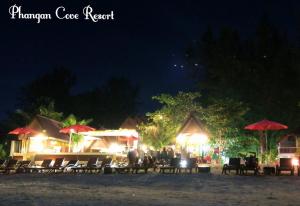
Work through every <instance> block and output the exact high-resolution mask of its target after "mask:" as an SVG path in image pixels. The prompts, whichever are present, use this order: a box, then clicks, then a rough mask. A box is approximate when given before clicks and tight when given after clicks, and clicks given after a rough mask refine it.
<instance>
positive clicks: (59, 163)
mask: <svg viewBox="0 0 300 206" xmlns="http://www.w3.org/2000/svg"><path fill="white" fill-rule="evenodd" d="M63 162H64V158H56V159H55V161H54V164H53V167H61V166H62V164H63Z"/></svg>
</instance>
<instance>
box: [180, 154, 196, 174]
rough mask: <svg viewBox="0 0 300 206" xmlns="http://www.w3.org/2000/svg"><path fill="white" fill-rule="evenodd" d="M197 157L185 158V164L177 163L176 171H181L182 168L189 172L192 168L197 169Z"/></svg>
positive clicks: (191, 171)
mask: <svg viewBox="0 0 300 206" xmlns="http://www.w3.org/2000/svg"><path fill="white" fill-rule="evenodd" d="M197 166H198V165H197V159H196V158H189V159H187V160H186V166H183V165H181V164H180V163H179V164H178V167H177V171H176V172H177V173H181V172H182V170H184V171H185V172H187V171H189V173H190V174H192V173H193V169H195V170H197Z"/></svg>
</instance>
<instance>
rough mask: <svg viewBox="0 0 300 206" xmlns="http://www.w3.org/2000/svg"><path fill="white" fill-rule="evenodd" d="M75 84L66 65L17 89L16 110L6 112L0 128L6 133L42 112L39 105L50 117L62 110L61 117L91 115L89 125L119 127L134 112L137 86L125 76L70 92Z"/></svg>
mask: <svg viewBox="0 0 300 206" xmlns="http://www.w3.org/2000/svg"><path fill="white" fill-rule="evenodd" d="M75 84H76V76H75V75H74V74H73V73H72V72H71V71H70V70H68V69H65V68H58V69H54V70H52V71H51V72H49V73H47V74H44V75H42V76H40V77H38V78H36V79H35V80H33V81H31V82H29V83H28V84H27V85H25V86H24V87H22V88H21V89H20V93H19V98H18V103H17V108H18V109H17V110H16V111H13V112H10V113H9V114H8V117H7V119H5V120H3V122H2V126H1V129H2V130H5V132H7V131H6V130H9V129H12V128H15V127H20V126H24V125H26V124H28V123H29V121H31V119H32V117H33V116H35V115H36V114H40V113H41V108H43V110H50V111H47V112H48V113H49V115H50V116H55V114H56V113H57V112H61V113H63V117H64V118H66V117H67V116H68V115H69V114H74V115H75V116H76V117H77V118H79V119H90V118H92V119H93V121H92V122H91V124H90V125H92V126H94V127H96V128H103V127H104V128H118V127H119V126H120V124H121V123H122V122H123V121H124V120H125V119H126V118H127V117H128V116H135V115H136V114H137V107H138V104H139V102H138V95H139V88H138V86H136V85H134V84H132V83H131V82H130V81H129V80H128V79H126V78H123V77H113V78H111V79H109V80H108V81H107V82H105V83H104V84H103V85H102V86H99V87H96V88H94V89H92V90H89V91H85V92H82V93H79V94H75V95H73V94H72V93H71V90H72V89H73V87H74V86H75ZM53 106H54V107H53ZM55 112H56V113H55ZM44 113H45V112H44ZM56 116H58V117H60V115H56Z"/></svg>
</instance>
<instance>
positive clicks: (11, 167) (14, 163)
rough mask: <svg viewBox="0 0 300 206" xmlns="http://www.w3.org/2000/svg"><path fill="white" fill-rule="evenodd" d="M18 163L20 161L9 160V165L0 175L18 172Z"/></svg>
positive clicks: (0, 170)
mask: <svg viewBox="0 0 300 206" xmlns="http://www.w3.org/2000/svg"><path fill="white" fill-rule="evenodd" d="M17 162H18V160H14V159H11V160H8V162H7V164H6V165H5V166H4V167H3V168H1V169H0V173H6V174H9V173H10V172H11V171H12V170H14V171H15V170H16V169H17Z"/></svg>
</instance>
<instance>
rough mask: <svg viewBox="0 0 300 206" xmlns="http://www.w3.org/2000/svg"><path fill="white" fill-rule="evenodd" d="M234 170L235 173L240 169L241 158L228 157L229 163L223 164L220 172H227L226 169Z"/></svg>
mask: <svg viewBox="0 0 300 206" xmlns="http://www.w3.org/2000/svg"><path fill="white" fill-rule="evenodd" d="M231 170H235V171H236V174H239V173H240V170H241V158H229V164H224V166H223V169H222V174H227V171H229V173H230V171H231Z"/></svg>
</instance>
